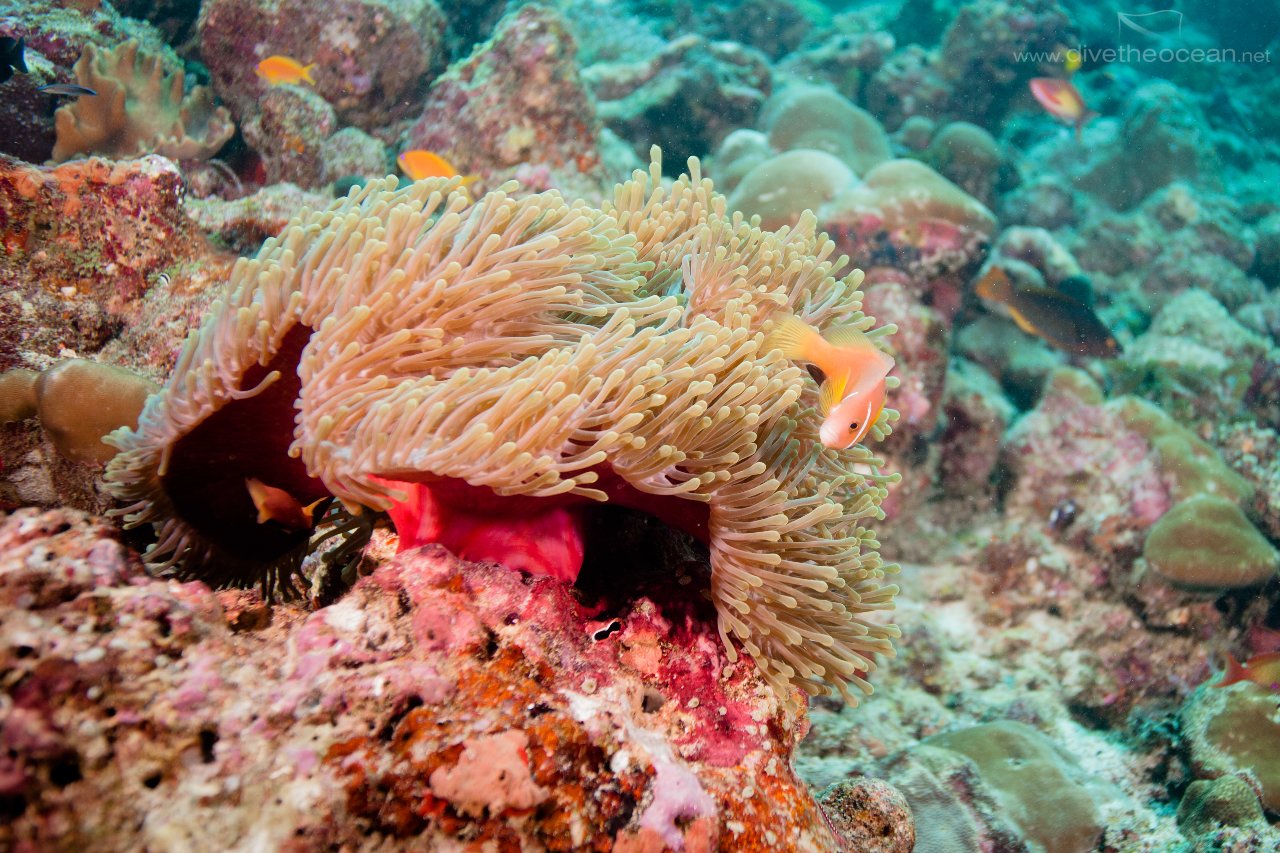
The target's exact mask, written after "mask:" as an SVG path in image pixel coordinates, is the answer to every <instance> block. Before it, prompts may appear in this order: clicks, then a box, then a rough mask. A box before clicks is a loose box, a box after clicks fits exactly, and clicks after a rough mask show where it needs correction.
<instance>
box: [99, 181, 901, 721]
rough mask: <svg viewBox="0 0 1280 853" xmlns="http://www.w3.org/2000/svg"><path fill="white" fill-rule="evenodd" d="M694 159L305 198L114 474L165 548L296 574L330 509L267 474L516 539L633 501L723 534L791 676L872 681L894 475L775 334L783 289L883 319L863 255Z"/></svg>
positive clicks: (187, 357) (427, 521)
mask: <svg viewBox="0 0 1280 853" xmlns="http://www.w3.org/2000/svg"><path fill="white" fill-rule="evenodd" d="M691 169H692V173H691V174H690V175H687V176H684V177H682V178H681V179H679V180H678V181H677V182H676V184H675V185H674V186H673V187H672V188H671V189H670V190H667V189H664V188H663V187H662V186H661V184H660V174H661V173H660V163H659V162H658V161H657V159H656V158H655V161H654V164H653V166H652V167H651V174H649V175H647V176H646V175H645V174H644V173H642V172H637V173H636V175H635V176H634V177H633V178H632V180H631V181H630V182H628V183H627V184H624V185H621V186H619V187H618V189H617V190H616V192H615V195H614V199H613V201H612V202H611V203H609V204H607V205H606V206H605V207H604V208H603V209H601V210H595V209H593V208H590V207H588V206H586V205H584V204H581V203H577V204H572V205H570V204H568V203H566V202H565V201H564V200H563V199H562V198H561V197H560V196H559V195H558V194H554V193H548V194H543V195H540V196H530V197H526V198H524V199H520V200H516V199H513V198H510V197H509V196H507V195H506V193H505V192H501V191H499V192H495V193H492V194H490V195H488V196H486V197H484V198H483V199H481V200H479V201H477V202H475V203H473V202H472V201H471V198H470V196H469V195H468V194H467V193H465V192H462V191H459V190H457V183H458V182H457V180H456V179H455V180H454V182H453V183H451V184H450V183H447V182H444V181H442V180H435V181H420V182H418V183H417V184H415V185H413V186H411V187H409V188H407V189H404V190H395V189H393V188H392V186H391V185H390V184H389V183H382V182H374V183H371V184H370V185H369V186H368V187H366V188H365V189H364V191H362V192H361V193H360V194H358V195H357V194H353V195H352V196H350V197H348V198H347V199H346V200H344V201H341V202H338V203H337V204H335V205H334V206H333V207H331V208H330V209H329V210H328V211H324V212H318V213H313V214H309V215H308V216H306V217H302V218H299V219H298V220H295V221H294V223H293V224H292V225H291V226H290V228H288V229H287V230H286V231H285V232H284V233H283V234H282V235H281V236H280V237H279V238H277V239H274V240H271V241H268V243H267V244H266V246H264V248H263V250H262V252H261V253H259V256H258V258H257V259H255V260H253V261H244V262H242V263H240V264H238V265H237V268H236V272H235V274H234V275H233V281H232V283H231V285H232V286H231V290H230V291H229V295H228V296H227V299H226V302H225V303H222V304H220V305H219V306H218V307H217V308H216V309H215V310H214V311H213V312H212V313H211V315H210V317H209V318H208V319H207V320H206V322H205V324H204V326H203V327H202V330H201V333H200V335H199V336H197V337H195V338H193V340H192V341H190V342H189V343H188V346H187V348H186V349H185V350H184V352H183V355H182V357H181V359H180V361H179V364H178V365H177V366H176V367H175V369H174V373H173V378H172V379H171V380H170V383H169V384H168V386H167V387H166V389H165V390H164V392H163V393H162V394H161V395H158V396H156V397H153V398H151V400H150V401H149V403H148V406H147V409H146V410H145V411H144V413H143V415H142V418H141V421H140V425H139V428H138V430H136V431H128V430H122V431H119V432H117V433H115V434H114V435H113V437H112V442H113V443H114V444H115V445H116V446H117V447H119V448H120V449H121V450H122V451H123V452H122V453H121V454H119V455H118V456H117V457H116V458H115V459H114V460H112V463H111V467H110V469H109V472H108V479H109V481H110V482H111V484H112V488H113V490H114V492H115V493H116V494H117V495H118V496H119V497H120V498H121V499H122V500H124V501H126V502H127V503H128V504H129V508H128V509H127V513H128V515H127V518H128V520H129V523H130V524H131V525H137V524H143V523H151V524H154V525H155V526H156V528H157V531H158V534H159V542H158V544H157V545H156V546H154V547H153V548H152V549H151V550H150V551H149V552H148V558H149V560H150V561H151V562H152V563H153V564H154V565H155V566H156V567H157V568H161V569H164V568H175V569H177V570H178V571H179V572H180V573H181V574H182V576H185V577H203V578H208V579H210V580H212V581H216V582H238V583H242V584H244V583H252V582H255V581H262V582H263V584H264V586H266V587H267V589H268V590H270V589H271V588H272V587H273V586H275V585H276V584H279V585H281V586H282V587H283V588H284V589H286V590H287V589H288V588H289V586H290V585H291V575H292V574H293V572H294V571H296V563H293V562H290V559H291V557H290V555H294V554H300V553H301V552H300V550H299V549H300V548H302V547H303V546H305V543H306V540H307V531H304V530H297V529H292V528H289V529H286V528H283V527H279V526H265V525H261V524H258V523H256V522H255V510H254V506H253V503H252V501H251V500H250V497H249V495H248V494H247V492H246V490H245V485H244V483H245V480H246V478H248V477H253V478H257V479H259V480H261V481H262V482H266V483H269V484H271V485H273V486H274V487H276V488H279V489H284V490H285V491H287V492H289V493H290V494H292V495H293V496H294V497H295V498H297V499H298V500H300V501H302V502H303V503H305V504H309V503H311V502H313V501H317V500H321V499H325V498H328V497H329V496H331V495H332V496H336V497H337V498H338V499H339V500H341V501H342V502H343V503H344V504H345V505H346V507H347V508H348V509H349V510H350V511H359V509H360V507H361V506H362V505H363V506H369V507H374V508H379V509H392V510H393V517H394V516H395V514H396V513H399V517H397V519H396V520H397V526H398V528H399V529H400V532H401V535H402V536H403V537H406V542H405V544H412V543H416V542H421V541H439V539H438V533H435V532H434V531H433V528H432V525H433V524H435V520H434V519H436V518H439V515H438V514H439V513H442V512H447V513H449V514H451V515H452V517H454V518H455V520H456V521H457V523H459V524H461V523H462V520H463V519H464V518H471V517H472V516H475V518H474V519H473V520H472V521H471V522H469V523H474V524H477V525H480V527H479V528H478V529H479V531H480V533H479V534H477V535H478V536H479V537H480V539H481V540H486V539H488V540H489V541H490V542H493V543H507V542H509V540H508V539H507V538H505V537H508V536H509V531H510V530H512V529H515V528H514V527H513V525H515V523H516V522H515V520H514V518H515V517H519V518H520V519H521V524H523V525H526V526H525V527H523V528H521V529H523V530H526V531H528V533H529V536H530V537H532V538H533V539H535V540H536V539H537V538H538V537H539V536H542V535H547V536H554V537H556V538H557V539H560V538H567V539H569V540H570V541H571V540H572V539H573V533H572V526H573V525H574V523H575V521H574V518H575V517H574V515H573V513H574V512H577V511H579V509H578V508H579V507H580V505H582V504H587V503H591V502H593V501H609V502H613V503H621V504H622V505H628V506H631V507H634V508H637V509H641V510H644V511H647V512H651V513H653V514H655V515H657V517H659V518H661V519H663V520H666V521H668V522H669V523H672V524H674V525H675V526H677V527H680V528H682V529H684V530H686V531H687V532H689V533H691V534H693V535H694V536H696V537H698V538H700V539H702V540H703V541H704V542H706V543H707V544H708V545H709V547H710V552H711V569H712V573H713V583H712V594H713V597H714V600H715V601H716V604H717V609H718V619H719V627H720V631H721V635H722V637H723V638H724V640H725V642H726V645H728V644H729V643H730V638H731V637H732V638H733V639H734V640H736V641H740V642H741V643H742V644H743V646H744V647H745V648H746V650H747V651H748V653H750V654H751V655H752V657H754V658H755V659H756V661H757V663H758V665H759V666H760V667H761V670H762V672H763V673H764V674H765V676H766V678H768V679H769V680H770V682H771V683H772V684H774V685H775V686H777V687H779V688H780V689H784V695H786V694H785V685H786V684H787V682H791V683H793V684H795V685H797V686H800V687H802V688H804V690H806V691H807V692H810V693H822V692H825V691H827V690H828V689H836V690H838V691H839V692H840V693H841V694H842V695H844V696H845V697H846V698H848V699H850V700H852V699H853V695H852V694H851V693H850V692H849V688H850V687H856V688H863V689H868V688H869V685H867V683H866V680H865V678H864V677H863V676H864V675H865V674H867V673H870V672H871V671H872V670H873V669H874V668H875V667H876V663H875V660H874V656H878V655H885V654H891V652H892V647H891V646H890V643H889V638H890V637H892V636H895V635H896V629H895V628H893V627H891V626H887V625H885V624H883V623H882V622H881V621H880V620H879V618H878V613H877V611H881V610H884V609H887V608H888V607H890V606H891V602H892V597H893V595H894V593H895V592H896V587H893V586H890V585H887V584H885V583H884V577H885V573H886V570H887V569H886V567H885V566H884V565H883V564H882V563H881V561H880V559H879V557H878V556H877V555H876V553H875V546H876V542H875V539H874V536H873V534H871V533H870V531H868V530H867V529H866V528H865V527H864V526H863V522H864V519H870V518H873V517H875V516H876V515H878V510H877V504H878V503H879V501H880V500H881V499H882V498H883V496H884V484H885V483H886V482H888V481H889V480H890V479H891V478H888V477H886V476H881V475H879V474H877V473H876V471H877V470H878V468H879V462H878V460H877V459H876V458H875V457H874V456H873V455H872V454H871V452H870V451H868V450H867V449H865V448H863V447H861V446H859V447H855V448H853V449H852V450H851V451H847V452H844V453H841V454H836V453H833V452H830V451H827V450H825V449H824V448H823V447H822V446H821V444H820V443H819V441H818V440H817V429H818V425H819V422H818V418H817V417H816V416H815V415H814V413H813V412H812V410H811V409H810V407H812V406H813V405H814V403H815V402H816V397H815V396H814V395H815V394H816V386H814V384H813V383H812V382H811V381H806V380H804V379H802V377H803V373H802V371H800V370H799V369H798V368H796V367H794V366H792V365H790V364H788V363H785V362H782V361H781V360H780V358H779V355H778V354H777V353H776V352H774V351H768V352H766V351H763V349H762V342H763V339H764V334H763V333H764V332H765V331H767V330H768V328H769V322H770V321H771V319H772V318H773V317H774V316H775V315H776V313H777V312H778V311H781V310H790V311H794V312H797V313H798V315H799V316H801V317H803V318H805V319H806V320H807V321H808V322H810V323H813V324H815V325H816V326H818V327H825V326H826V325H827V324H829V323H836V322H839V323H857V324H859V325H860V326H862V327H867V328H870V326H872V325H873V321H872V320H871V319H870V318H866V317H864V315H863V314H862V313H861V311H859V310H858V307H857V306H858V304H859V302H858V300H859V294H858V292H857V290H856V286H857V284H858V282H859V280H860V276H858V275H853V276H851V277H849V278H846V279H843V280H839V279H836V278H834V277H832V275H831V271H832V267H833V264H832V262H831V261H830V260H828V258H829V257H830V254H831V252H832V249H833V247H832V245H831V244H830V242H828V241H825V240H824V239H823V238H820V237H818V236H816V235H815V234H814V231H813V221H812V219H806V220H804V221H802V222H801V223H800V224H799V225H798V226H797V227H796V228H795V229H793V230H786V231H783V232H779V233H770V232H762V231H760V230H759V229H757V228H754V227H753V226H751V225H749V224H747V223H745V222H743V221H742V220H741V219H740V218H738V217H730V216H729V215H728V213H727V211H726V208H725V204H724V200H723V197H721V196H718V195H716V194H715V193H714V191H713V190H712V188H711V184H710V181H704V180H703V179H702V178H701V176H700V174H699V173H698V169H697V162H696V161H691ZM450 189H452V190H453V191H452V192H450V193H449V195H447V196H446V195H445V194H444V192H445V191H448V190H450ZM429 225H430V227H428V226H429ZM677 276H679V277H678V278H677ZM673 287H674V288H677V289H678V291H679V294H680V295H679V297H678V298H677V296H675V295H667V296H661V295H659V294H663V293H667V292H669V291H671V290H672V288H673ZM478 292H485V293H487V294H488V296H487V297H486V298H485V299H483V300H478V299H477V298H476V294H477V293H478ZM797 402H802V405H803V407H802V408H798V409H797V408H793V406H794V405H795V404H796V403H797ZM895 414H896V413H888V414H885V415H882V423H881V424H880V425H879V426H877V427H876V428H875V429H874V430H873V433H874V434H875V435H876V436H879V437H883V435H884V434H885V433H886V432H887V430H886V429H885V426H886V425H887V423H888V421H889V420H891V419H892V418H893V417H894V415H895ZM246 419H247V420H248V421H251V422H253V423H255V424H258V426H257V427H255V429H254V430H253V432H254V434H255V435H257V436H258V439H257V440H256V441H255V442H252V443H250V444H246V443H245V442H244V440H243V427H242V424H243V423H245V422H246ZM295 423H296V426H295V427H293V428H287V427H284V426H283V425H285V424H295ZM491 425H492V426H491ZM495 429H498V430H499V431H497V432H495V431H494V430H495ZM855 466H865V468H864V470H866V471H867V472H868V473H866V474H862V473H858V471H857V469H856V468H855ZM552 498H559V499H558V500H551V499H552ZM536 499H542V503H538V501H537V500H536ZM504 518H506V519H507V520H504ZM542 525H556V527H555V528H554V532H553V533H546V532H545V531H542V532H540V527H541V526H542ZM495 547H496V549H497V553H506V554H509V556H510V557H511V558H512V559H515V558H521V559H523V557H524V556H529V555H528V554H522V551H521V550H520V549H518V548H513V547H511V546H510V545H508V544H496V545H495ZM504 549H505V550H504ZM536 551H537V547H536V545H535V546H532V547H531V552H530V553H533V556H532V557H530V559H532V560H534V561H535V563H536V561H537V560H539V559H543V557H541V556H539V555H538V554H537V553H534V552H536ZM491 553H492V552H485V556H491ZM517 564H518V563H517ZM542 568H543V569H544V570H545V571H547V572H549V573H552V574H558V575H560V576H568V577H573V576H574V575H576V573H577V567H576V566H575V565H573V564H572V563H567V564H554V565H545V566H543V567H542ZM892 568H893V567H889V568H888V570H890V571H891V570H892ZM729 649H730V654H731V656H732V655H733V654H735V652H734V651H733V650H732V646H729Z"/></svg>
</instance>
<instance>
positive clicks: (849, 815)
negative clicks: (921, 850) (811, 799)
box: [818, 777, 916, 853]
mask: <svg viewBox="0 0 1280 853" xmlns="http://www.w3.org/2000/svg"><path fill="white" fill-rule="evenodd" d="M818 802H819V803H820V804H821V805H822V811H823V813H824V814H825V815H826V817H827V821H828V822H829V823H830V824H831V827H832V829H834V830H835V832H836V835H837V836H838V837H839V839H840V841H841V842H842V843H843V844H844V845H846V849H853V850H858V851H860V853H911V851H912V850H913V849H915V844H916V830H915V824H914V822H913V821H912V817H911V807H910V806H909V805H908V804H907V798H906V797H904V796H903V795H902V792H901V791H899V790H897V789H896V788H894V787H893V786H892V785H890V784H888V783H887V782H882V781H881V780H879V779H870V778H866V777H864V778H860V779H846V780H844V781H841V782H836V783H835V784H834V785H831V786H829V787H828V788H827V789H826V790H825V791H823V792H822V793H821V794H819V795H818Z"/></svg>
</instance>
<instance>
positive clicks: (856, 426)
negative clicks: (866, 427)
mask: <svg viewBox="0 0 1280 853" xmlns="http://www.w3.org/2000/svg"><path fill="white" fill-rule="evenodd" d="M857 428H858V423H857V421H854V422H853V423H851V424H849V429H857Z"/></svg>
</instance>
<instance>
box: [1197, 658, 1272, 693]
mask: <svg viewBox="0 0 1280 853" xmlns="http://www.w3.org/2000/svg"><path fill="white" fill-rule="evenodd" d="M1237 681H1252V682H1253V683H1254V684H1256V685H1258V686H1259V687H1261V688H1262V689H1263V690H1280V652H1267V653H1266V654H1265V655H1254V656H1253V657H1251V658H1249V659H1248V660H1247V661H1245V662H1244V663H1240V661H1238V660H1236V659H1235V658H1233V657H1232V656H1231V655H1227V671H1226V672H1224V673H1222V680H1221V681H1219V682H1218V683H1217V684H1214V685H1213V686H1214V687H1226V686H1227V685H1229V684H1235V683H1236V682H1237Z"/></svg>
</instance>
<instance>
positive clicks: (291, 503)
mask: <svg viewBox="0 0 1280 853" xmlns="http://www.w3.org/2000/svg"><path fill="white" fill-rule="evenodd" d="M244 484H245V486H246V487H247V488H248V489H249V497H250V498H252V499H253V506H254V508H255V509H256V510H258V523H259V524H266V523H267V522H268V521H274V522H276V523H277V524H279V525H281V526H283V527H288V528H289V529H290V530H307V529H309V528H311V527H314V526H315V521H314V519H313V516H314V514H315V511H316V507H317V506H318V505H319V504H321V503H322V502H323V501H324V500H326V499H325V498H321V499H320V500H318V501H316V502H314V503H311V504H308V505H307V506H303V505H302V504H301V503H299V502H298V499H297V498H295V497H294V496H293V495H291V494H289V493H288V492H286V491H285V490H284V489H277V488H276V487H275V486H268V485H267V484H266V483H264V482H262V481H261V480H256V479H254V478H253V477H248V478H246V479H245V481H244Z"/></svg>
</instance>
